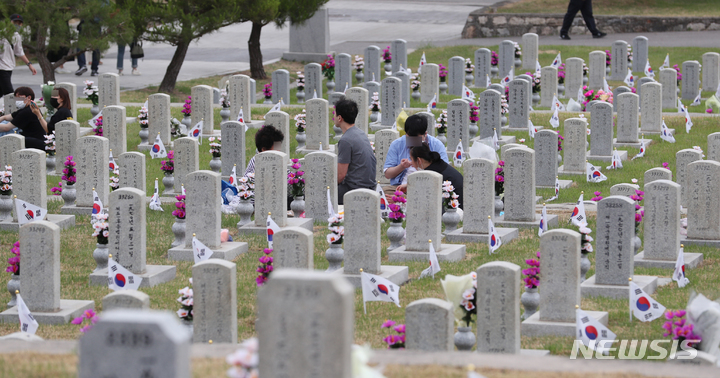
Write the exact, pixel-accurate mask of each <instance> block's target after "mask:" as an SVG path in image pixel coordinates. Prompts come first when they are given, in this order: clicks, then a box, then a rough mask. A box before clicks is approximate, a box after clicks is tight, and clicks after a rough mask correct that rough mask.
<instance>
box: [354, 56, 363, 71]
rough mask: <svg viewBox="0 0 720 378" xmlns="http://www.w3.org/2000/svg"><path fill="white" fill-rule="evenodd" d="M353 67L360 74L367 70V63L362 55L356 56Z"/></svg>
mask: <svg viewBox="0 0 720 378" xmlns="http://www.w3.org/2000/svg"><path fill="white" fill-rule="evenodd" d="M353 67H354V68H355V70H356V71H357V72H360V71H362V70H363V68H365V61H363V57H361V56H360V55H355V62H353Z"/></svg>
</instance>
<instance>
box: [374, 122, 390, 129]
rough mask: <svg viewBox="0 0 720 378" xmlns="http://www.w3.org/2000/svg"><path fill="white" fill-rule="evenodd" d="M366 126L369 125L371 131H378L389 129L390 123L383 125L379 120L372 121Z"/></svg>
mask: <svg viewBox="0 0 720 378" xmlns="http://www.w3.org/2000/svg"><path fill="white" fill-rule="evenodd" d="M368 126H370V130H372V131H380V130H390V129H392V125H391V126H383V125H382V124H381V123H380V122H373V123H371V124H370V125H368Z"/></svg>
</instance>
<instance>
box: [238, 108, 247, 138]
mask: <svg viewBox="0 0 720 378" xmlns="http://www.w3.org/2000/svg"><path fill="white" fill-rule="evenodd" d="M237 121H238V122H240V123H242V124H243V126H244V127H245V132H247V131H248V129H249V127H248V125H247V123H245V115H244V114H243V109H242V108H240V111H239V112H238V117H237Z"/></svg>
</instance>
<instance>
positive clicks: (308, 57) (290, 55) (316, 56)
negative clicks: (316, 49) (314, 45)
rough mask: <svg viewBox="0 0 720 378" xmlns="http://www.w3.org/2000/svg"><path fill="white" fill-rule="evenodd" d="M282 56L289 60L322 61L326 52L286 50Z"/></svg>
mask: <svg viewBox="0 0 720 378" xmlns="http://www.w3.org/2000/svg"><path fill="white" fill-rule="evenodd" d="M282 58H283V59H285V60H289V61H291V62H308V63H322V62H324V61H325V59H327V54H322V53H306V52H289V51H286V52H284V53H283V55H282Z"/></svg>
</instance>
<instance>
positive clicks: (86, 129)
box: [61, 127, 95, 163]
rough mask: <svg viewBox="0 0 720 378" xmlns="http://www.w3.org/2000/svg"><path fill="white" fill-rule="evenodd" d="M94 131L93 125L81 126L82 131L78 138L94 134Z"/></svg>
mask: <svg viewBox="0 0 720 378" xmlns="http://www.w3.org/2000/svg"><path fill="white" fill-rule="evenodd" d="M94 133H95V131H94V130H93V128H92V127H81V128H80V133H79V134H78V138H80V137H84V136H87V135H93V134H94ZM61 163H62V162H61Z"/></svg>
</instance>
